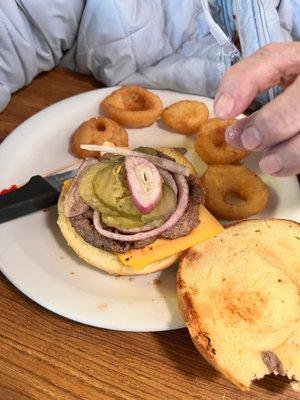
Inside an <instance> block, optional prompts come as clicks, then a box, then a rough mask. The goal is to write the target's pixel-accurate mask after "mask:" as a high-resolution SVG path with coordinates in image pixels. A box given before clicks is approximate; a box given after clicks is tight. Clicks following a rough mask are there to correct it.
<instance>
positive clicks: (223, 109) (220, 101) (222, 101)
mask: <svg viewBox="0 0 300 400" xmlns="http://www.w3.org/2000/svg"><path fill="white" fill-rule="evenodd" d="M233 108H234V98H233V97H232V96H231V95H230V94H228V93H221V94H220V96H219V97H218V98H217V100H216V102H215V106H214V111H215V114H216V116H217V117H220V118H227V117H229V116H230V113H231V112H232V110H233Z"/></svg>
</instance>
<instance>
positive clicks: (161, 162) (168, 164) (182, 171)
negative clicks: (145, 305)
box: [80, 144, 190, 176]
mask: <svg viewBox="0 0 300 400" xmlns="http://www.w3.org/2000/svg"><path fill="white" fill-rule="evenodd" d="M80 147H81V148H82V149H84V150H89V151H100V152H103V153H110V154H119V155H121V156H134V157H141V158H145V160H148V161H151V162H152V163H153V164H154V165H157V166H159V167H161V168H163V169H167V170H168V171H172V172H174V173H176V174H179V175H184V176H189V175H190V171H189V169H188V168H187V167H185V166H183V165H180V164H178V163H177V162H175V161H172V160H169V159H167V158H164V157H157V156H151V155H150V154H144V153H140V152H139V151H133V150H130V149H128V148H127V147H108V146H101V145H98V144H81V145H80Z"/></svg>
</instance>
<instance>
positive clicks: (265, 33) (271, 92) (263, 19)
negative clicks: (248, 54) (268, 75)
mask: <svg viewBox="0 0 300 400" xmlns="http://www.w3.org/2000/svg"><path fill="white" fill-rule="evenodd" d="M257 6H258V12H259V16H260V20H261V25H262V36H263V39H262V40H263V43H259V45H260V47H262V46H264V45H266V44H267V43H270V37H269V34H268V29H267V23H266V14H265V12H264V8H263V5H262V3H261V0H258V1H257ZM259 39H260V38H259ZM268 93H269V97H270V100H274V98H275V97H276V89H275V88H271V89H269V90H268Z"/></svg>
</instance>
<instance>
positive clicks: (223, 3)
mask: <svg viewBox="0 0 300 400" xmlns="http://www.w3.org/2000/svg"><path fill="white" fill-rule="evenodd" d="M237 36H238V37H239V42H240V45H239V46H240V48H236V47H235V46H234V45H233V44H232V43H231V42H232V41H233V38H234V37H237ZM299 39H300V0H281V1H280V0H209V4H208V0H86V1H84V0H0V111H1V110H3V109H4V108H5V106H6V105H7V103H8V102H9V100H10V94H11V93H13V92H15V91H16V90H18V89H20V88H21V87H23V86H24V85H27V84H29V83H30V82H31V80H32V79H33V78H34V77H35V76H36V75H37V74H38V73H40V72H42V71H47V70H50V69H51V68H53V67H54V66H55V65H61V66H64V67H67V68H71V69H74V70H76V71H79V72H82V73H85V74H89V73H91V74H93V75H94V76H95V77H96V78H97V79H98V80H100V81H102V82H103V83H105V84H106V85H108V86H112V85H123V84H132V83H137V84H140V85H143V86H146V87H150V88H163V89H172V90H176V91H182V92H189V93H197V94H200V95H206V96H210V97H213V96H214V93H215V91H216V88H217V85H218V83H219V81H220V79H221V77H222V75H223V74H224V71H225V70H226V69H227V68H228V67H229V66H230V65H231V64H232V63H234V62H235V61H236V60H238V59H239V58H240V57H245V56H247V55H249V54H251V53H253V52H254V51H255V50H257V49H258V48H260V47H262V46H264V45H265V44H267V43H269V42H281V41H290V40H299ZM274 94H276V91H274V90H271V91H269V93H267V94H266V96H265V97H264V98H263V99H262V101H267V100H268V99H269V98H270V97H272V96H273V95H274Z"/></svg>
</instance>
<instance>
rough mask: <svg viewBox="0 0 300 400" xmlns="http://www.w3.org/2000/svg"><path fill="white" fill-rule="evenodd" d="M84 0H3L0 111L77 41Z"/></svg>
mask: <svg viewBox="0 0 300 400" xmlns="http://www.w3.org/2000/svg"><path fill="white" fill-rule="evenodd" d="M84 4H85V1H84V0H43V1H36V0H10V1H2V2H0V111H2V110H3V109H4V108H5V107H6V105H7V104H8V102H9V100H10V94H11V93H13V92H15V91H16V90H18V89H20V88H22V87H23V86H24V85H27V84H28V83H30V82H31V81H32V79H33V78H34V77H35V76H36V75H37V74H38V73H40V72H42V71H48V70H50V69H51V68H53V67H54V66H55V65H57V64H58V63H59V61H60V60H61V58H62V57H63V55H64V53H65V52H66V51H67V50H69V49H70V48H71V47H72V45H73V44H74V42H75V40H76V36H77V30H78V26H79V23H80V19H81V15H82V12H83V8H84Z"/></svg>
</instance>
